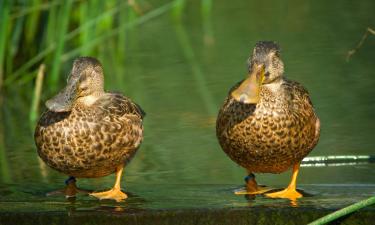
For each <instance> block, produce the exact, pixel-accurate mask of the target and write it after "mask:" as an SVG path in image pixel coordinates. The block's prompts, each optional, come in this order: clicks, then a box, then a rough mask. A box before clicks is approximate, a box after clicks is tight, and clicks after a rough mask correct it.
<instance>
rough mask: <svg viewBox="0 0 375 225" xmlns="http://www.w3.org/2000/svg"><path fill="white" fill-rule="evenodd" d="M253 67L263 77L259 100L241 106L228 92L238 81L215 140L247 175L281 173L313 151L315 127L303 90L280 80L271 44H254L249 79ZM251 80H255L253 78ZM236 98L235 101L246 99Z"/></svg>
mask: <svg viewBox="0 0 375 225" xmlns="http://www.w3.org/2000/svg"><path fill="white" fill-rule="evenodd" d="M257 65H262V66H263V68H265V74H266V75H265V78H264V80H263V81H261V83H260V85H259V98H258V99H259V101H258V102H256V103H254V104H246V103H243V102H241V101H238V100H237V99H235V98H234V97H233V94H232V93H233V92H234V91H235V90H236V89H238V88H239V86H240V85H241V83H243V81H241V82H239V83H237V84H236V85H235V86H234V87H232V89H231V90H230V92H229V94H228V96H227V98H226V100H225V102H224V104H223V106H222V107H221V109H220V111H219V114H218V117H217V123H216V135H217V138H218V140H219V143H220V145H221V147H222V149H223V150H224V152H225V153H226V154H227V155H228V156H229V157H230V158H231V159H232V160H233V161H235V162H236V163H237V164H239V165H241V166H242V167H244V168H246V169H247V170H248V171H249V172H255V173H256V172H258V173H281V172H284V171H286V170H287V169H289V168H290V167H292V166H293V165H296V164H297V163H299V162H300V161H301V160H302V159H303V158H304V157H305V156H306V155H307V154H309V152H310V151H311V150H312V149H313V148H314V147H315V145H316V144H317V142H318V140H319V134H320V122H319V119H318V117H317V116H316V114H315V112H314V108H313V105H312V103H311V101H310V98H309V94H308V92H307V91H306V89H305V88H304V87H303V86H302V85H301V84H299V83H297V82H295V81H290V80H288V79H286V78H284V77H283V72H284V66H283V63H282V61H281V59H280V58H279V47H278V45H277V44H275V43H274V42H259V43H258V44H257V45H256V47H255V48H254V52H253V56H252V57H251V58H250V60H249V74H250V73H253V71H254V70H256V69H257V68H258V67H259V68H261V67H260V66H258V67H256V66H257ZM259 71H262V68H261V69H259ZM254 77H257V79H258V78H259V74H258V75H254ZM259 79H260V78H259ZM260 80H261V79H260ZM242 89H244V90H251V89H246V87H245V88H242ZM240 93H242V94H241V96H240V97H241V98H242V97H243V96H245V97H246V96H247V95H245V94H248V93H246V92H240ZM248 95H249V96H251V95H252V93H249V94H248Z"/></svg>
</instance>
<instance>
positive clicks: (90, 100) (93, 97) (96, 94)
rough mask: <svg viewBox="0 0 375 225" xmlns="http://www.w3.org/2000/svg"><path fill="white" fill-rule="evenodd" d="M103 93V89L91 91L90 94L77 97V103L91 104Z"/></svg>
mask: <svg viewBox="0 0 375 225" xmlns="http://www.w3.org/2000/svg"><path fill="white" fill-rule="evenodd" d="M103 94H104V91H96V92H93V93H91V94H90V95H86V96H83V97H80V98H78V99H77V104H78V105H80V106H84V107H89V106H91V105H93V104H94V103H95V102H96V100H98V99H99V98H100V97H101V96H102V95H103Z"/></svg>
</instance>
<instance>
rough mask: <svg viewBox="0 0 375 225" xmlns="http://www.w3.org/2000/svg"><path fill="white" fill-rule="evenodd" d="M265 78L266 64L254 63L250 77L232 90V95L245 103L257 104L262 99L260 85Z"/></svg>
mask: <svg viewBox="0 0 375 225" xmlns="http://www.w3.org/2000/svg"><path fill="white" fill-rule="evenodd" d="M263 80H264V65H257V64H254V65H253V68H252V70H251V73H250V75H249V77H248V78H247V79H246V80H244V81H243V82H242V83H241V84H240V86H239V87H238V88H236V89H235V90H234V91H232V97H233V98H234V99H235V100H236V101H239V102H242V103H245V104H256V103H258V102H259V100H260V96H259V93H260V85H261V84H262V83H263Z"/></svg>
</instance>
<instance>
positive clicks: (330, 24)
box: [0, 0, 375, 211]
mask: <svg viewBox="0 0 375 225" xmlns="http://www.w3.org/2000/svg"><path fill="white" fill-rule="evenodd" d="M164 2H165V1H164ZM374 8H375V2H374V1H360V2H356V1H350V0H346V1H340V2H334V1H289V2H287V3H282V2H280V1H261V2H260V1H242V0H233V1H230V2H227V1H213V2H212V8H211V11H208V12H207V11H206V13H204V14H201V11H202V8H201V4H200V1H190V2H188V3H187V5H186V8H185V9H184V10H183V15H182V18H181V21H180V22H178V21H176V20H174V19H173V18H172V16H171V13H170V12H167V13H165V14H163V15H161V16H159V17H157V18H155V19H153V20H150V21H148V22H147V23H144V24H143V25H142V26H138V27H136V28H133V29H131V30H129V32H128V33H127V35H126V37H125V38H124V40H123V43H124V49H117V48H115V47H114V46H115V45H114V44H113V43H114V42H115V41H116V40H117V38H118V37H114V38H113V39H109V40H106V41H105V43H102V44H101V47H100V49H101V50H100V54H99V55H98V56H97V57H98V58H99V60H100V61H101V62H102V64H103V66H104V71H105V77H106V89H107V90H116V91H121V92H123V93H124V94H125V95H127V96H129V97H131V98H132V99H133V100H134V101H136V102H137V103H139V104H140V105H141V106H142V108H143V109H144V110H145V111H146V113H147V116H146V119H145V122H144V125H145V138H144V142H143V144H142V146H141V148H140V150H139V152H138V153H137V155H136V157H135V158H134V160H133V161H132V162H131V164H130V165H129V166H127V167H126V168H125V173H124V176H123V181H122V185H123V187H124V188H125V190H126V191H127V192H130V193H131V194H132V195H130V198H129V199H128V200H127V201H126V202H125V203H120V204H117V203H116V204H115V203H112V202H106V201H104V202H98V201H97V200H96V199H93V198H90V197H87V196H79V197H78V199H77V200H76V202H75V203H74V207H76V208H82V209H86V208H90V209H97V208H99V209H100V207H105V206H109V207H114V206H121V207H128V208H141V209H142V208H186V207H187V208H191V207H237V206H238V207H243V206H249V205H264V206H266V207H268V206H269V207H273V206H275V205H286V206H289V204H290V203H289V202H288V201H285V200H270V199H265V198H263V197H258V198H256V199H253V200H248V199H246V198H244V197H243V196H235V195H233V194H232V191H233V190H234V189H235V188H238V187H240V186H241V185H242V184H243V176H244V175H246V174H245V171H244V170H243V169H242V168H240V167H239V166H237V165H236V164H235V163H234V162H232V161H230V159H229V158H228V157H227V156H226V155H225V154H224V153H223V152H222V150H221V148H220V146H219V144H218V142H217V140H216V136H215V119H216V115H217V112H218V110H219V107H220V106H221V104H222V102H223V100H224V98H225V96H226V94H227V92H228V89H229V88H230V87H231V86H232V85H233V84H234V83H235V82H237V81H239V80H240V79H242V78H243V77H244V76H245V75H246V60H247V57H248V56H249V54H250V53H251V51H252V48H253V46H254V44H255V43H256V42H257V41H258V40H275V41H277V42H278V43H279V44H280V45H281V48H282V58H283V60H284V63H285V70H286V76H287V77H288V78H290V79H293V80H297V81H299V82H301V83H302V84H303V85H304V86H305V87H306V88H307V89H308V90H309V92H310V94H311V99H312V101H313V103H314V105H315V108H316V111H317V114H318V115H319V117H320V119H321V124H322V132H321V138H320V142H319V144H318V145H317V147H316V148H315V149H314V150H313V151H312V153H311V154H310V156H316V155H373V154H375V152H374V149H375V140H374V130H375V120H374V112H375V98H374V96H375V88H374V87H375V64H374V59H375V51H374V49H375V36H369V38H368V39H367V40H366V42H365V44H364V45H363V46H362V48H361V49H360V50H359V51H358V52H357V53H356V54H355V55H354V56H353V57H352V58H351V60H350V61H349V62H346V60H345V57H346V53H347V51H348V50H350V49H352V48H353V47H354V46H355V45H356V44H357V43H358V41H359V40H360V38H361V37H362V35H363V32H364V31H365V29H366V27H368V26H370V27H371V26H372V27H373V28H374V26H375V22H374V21H375V13H374V10H373V9H374ZM118 54H120V56H121V57H118V56H119V55H118ZM71 62H72V61H71V60H68V61H67V62H65V63H64V64H63V65H62V68H63V70H62V72H63V73H64V74H68V72H69V70H70V67H71ZM47 76H48V65H47ZM63 85H64V81H63V80H62V81H61V82H60V87H62V86H63ZM43 90H44V91H43V96H42V99H43V101H45V100H46V99H48V98H49V97H51V95H52V94H53V91H50V90H49V87H48V86H46V85H45V86H44V87H43ZM31 96H32V84H25V85H23V86H14V87H12V86H11V87H8V88H7V89H6V90H5V91H3V93H2V96H1V102H2V106H1V117H0V121H1V123H0V163H1V164H0V210H17V209H19V210H31V211H32V210H47V209H58V210H64V209H65V208H66V207H67V205H70V204H71V203H69V202H67V201H66V200H65V199H64V198H63V197H45V196H44V193H46V192H48V191H51V190H54V189H57V188H61V187H62V186H63V181H64V180H65V179H66V177H65V176H64V175H63V174H59V173H57V172H56V171H53V170H52V169H49V168H48V167H47V166H46V165H44V163H43V162H42V161H41V160H40V159H38V156H37V153H36V148H35V145H34V141H33V129H34V127H33V126H34V125H30V123H29V120H28V113H29V108H30V103H31ZM374 169H375V166H374V164H355V165H346V166H336V167H304V168H302V169H301V172H300V176H299V177H298V184H299V185H300V186H299V188H302V189H303V190H304V191H305V192H307V193H309V194H312V195H314V196H313V197H306V198H304V199H303V200H299V205H314V206H316V207H319V206H335V207H340V206H342V205H345V204H349V203H352V202H355V201H358V200H360V199H363V198H366V197H368V196H371V195H374V194H375V192H374V190H375V176H374V175H373V171H374ZM257 177H258V182H260V183H263V184H267V185H269V186H273V187H279V188H281V187H284V186H286V185H287V183H288V182H289V179H290V172H286V173H283V174H280V175H273V174H259V175H257ZM113 182H114V176H109V177H105V178H100V179H82V180H79V181H78V185H79V186H80V187H83V188H88V189H94V190H101V189H106V188H109V187H111V186H112V185H113Z"/></svg>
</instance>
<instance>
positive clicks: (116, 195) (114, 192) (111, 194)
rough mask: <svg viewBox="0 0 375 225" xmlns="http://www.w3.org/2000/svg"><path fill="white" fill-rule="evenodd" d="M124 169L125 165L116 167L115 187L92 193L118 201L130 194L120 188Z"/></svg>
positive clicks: (100, 197) (99, 197)
mask: <svg viewBox="0 0 375 225" xmlns="http://www.w3.org/2000/svg"><path fill="white" fill-rule="evenodd" d="M123 169H124V165H120V166H118V167H117V168H116V182H115V185H114V186H113V188H112V189H111V190H109V191H103V192H94V193H91V194H90V195H91V196H94V197H96V198H98V199H100V200H101V199H113V200H115V201H117V202H120V201H122V200H124V199H126V198H128V196H127V195H126V194H125V193H124V192H122V191H121V188H120V182H121V175H122V170H123Z"/></svg>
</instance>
